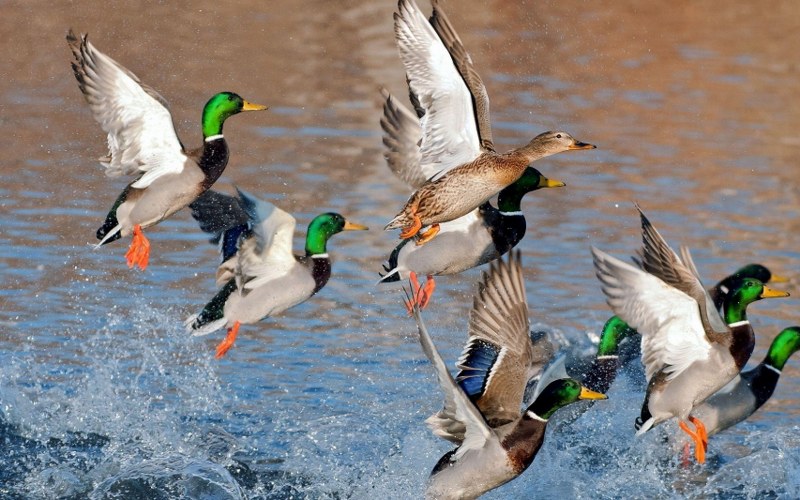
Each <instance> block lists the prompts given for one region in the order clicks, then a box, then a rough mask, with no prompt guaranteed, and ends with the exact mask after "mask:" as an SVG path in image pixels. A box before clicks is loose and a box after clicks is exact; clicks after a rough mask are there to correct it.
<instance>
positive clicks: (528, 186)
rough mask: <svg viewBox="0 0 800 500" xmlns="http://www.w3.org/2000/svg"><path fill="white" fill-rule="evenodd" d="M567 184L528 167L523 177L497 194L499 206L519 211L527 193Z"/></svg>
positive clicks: (507, 210) (505, 210)
mask: <svg viewBox="0 0 800 500" xmlns="http://www.w3.org/2000/svg"><path fill="white" fill-rule="evenodd" d="M562 186H566V184H564V183H563V182H561V181H558V180H555V179H548V178H547V177H545V176H544V175H542V173H541V172H539V171H538V170H536V169H535V168H533V167H527V168H526V169H525V171H524V172H523V173H522V177H520V178H519V179H517V181H516V182H514V183H513V184H511V185H510V186H508V187H506V188H505V189H503V190H502V191H500V194H499V195H497V206H498V208H499V209H500V211H502V212H518V211H519V210H520V202H521V201H522V197H523V196H525V194H527V193H530V192H531V191H536V190H537V189H543V188H556V187H562Z"/></svg>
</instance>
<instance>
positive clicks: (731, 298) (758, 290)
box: [722, 278, 789, 324]
mask: <svg viewBox="0 0 800 500" xmlns="http://www.w3.org/2000/svg"><path fill="white" fill-rule="evenodd" d="M788 296H789V293H788V292H783V291H780V290H775V289H773V288H770V287H768V286H767V285H765V284H764V283H763V282H761V281H760V280H757V279H755V278H745V279H743V280H741V281H740V282H738V283H736V284H735V285H734V288H733V289H731V291H730V293H729V294H728V296H727V297H726V298H725V302H724V304H723V306H722V309H723V310H724V311H725V321H726V322H727V323H728V324H731V323H734V322H737V321H741V320H742V319H744V318H745V317H746V315H745V313H744V311H745V309H746V308H747V306H748V305H750V304H752V303H753V302H755V301H757V300H761V299H768V298H775V297H788Z"/></svg>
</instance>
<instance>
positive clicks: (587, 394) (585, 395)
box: [578, 386, 608, 399]
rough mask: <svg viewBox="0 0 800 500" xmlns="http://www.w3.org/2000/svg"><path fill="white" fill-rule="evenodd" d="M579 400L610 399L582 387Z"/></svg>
mask: <svg viewBox="0 0 800 500" xmlns="http://www.w3.org/2000/svg"><path fill="white" fill-rule="evenodd" d="M578 399H608V396H606V395H605V394H600V393H599V392H595V391H593V390H591V389H587V388H586V387H583V386H581V394H580V395H579V396H578Z"/></svg>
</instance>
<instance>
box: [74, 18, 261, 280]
mask: <svg viewBox="0 0 800 500" xmlns="http://www.w3.org/2000/svg"><path fill="white" fill-rule="evenodd" d="M67 43H68V44H69V47H70V49H71V50H72V54H73V55H74V57H75V60H74V61H73V62H72V69H73V71H74V72H75V78H77V79H78V86H79V87H80V89H81V92H83V95H84V97H85V98H86V101H87V102H88V103H89V108H90V109H91V110H92V114H93V115H94V118H95V120H97V122H98V123H100V126H101V128H102V129H103V131H104V132H106V133H107V134H108V155H107V156H105V157H103V158H100V162H101V163H102V164H103V166H104V167H105V169H106V175H108V176H111V177H117V176H120V175H135V176H136V180H135V181H133V182H132V183H130V184H128V186H127V187H126V188H125V189H124V190H123V191H122V193H121V194H120V195H119V196H118V197H117V201H115V202H114V205H113V206H112V207H111V211H109V213H108V215H107V216H106V220H105V222H104V223H103V225H102V226H101V227H100V229H98V230H97V239H98V240H100V243H98V245H97V246H98V247H100V246H102V245H105V244H106V243H109V242H111V241H114V240H116V239H119V238H122V237H125V236H128V235H131V234H132V235H133V241H132V242H131V246H130V248H129V250H128V252H127V254H126V255H125V257H126V260H127V262H128V267H133V266H138V267H139V268H140V269H145V268H146V267H147V263H148V259H149V256H150V242H149V241H148V240H147V238H146V237H145V236H144V233H143V232H142V230H143V229H146V228H148V227H150V226H153V225H155V224H158V223H159V222H161V221H162V220H164V219H166V218H167V217H169V216H171V215H172V214H174V213H175V212H177V211H178V210H180V209H181V208H183V207H185V206H187V205H189V203H191V202H192V201H194V200H195V199H196V198H197V197H198V196H200V195H201V194H202V193H203V192H204V191H205V190H207V189H208V188H209V187H211V185H212V184H214V182H215V181H216V180H217V178H219V176H220V175H221V174H222V171H223V170H224V169H225V166H226V165H227V164H228V145H227V143H226V142H225V138H224V136H223V135H222V125H223V123H224V122H225V120H226V119H227V118H228V117H230V116H233V115H235V114H237V113H241V112H242V111H258V110H263V109H267V107H266V106H262V105H260V104H253V103H250V102H248V101H245V100H244V99H242V98H241V97H240V96H238V95H236V94H234V93H232V92H221V93H219V94H217V95H215V96H214V97H212V98H211V99H210V100H209V101H208V103H206V106H205V108H204V109H203V122H202V124H203V146H202V147H201V148H198V149H195V150H193V151H187V150H186V149H185V148H184V147H183V144H182V143H181V141H180V139H179V138H178V135H177V133H176V132H175V126H174V124H173V123H172V115H171V114H170V112H169V109H168V105H167V102H166V101H165V100H164V98H163V97H161V95H159V94H158V93H157V92H156V91H155V90H153V89H152V88H151V87H149V86H148V85H145V84H143V83H142V82H140V81H139V78H138V77H137V76H136V75H134V74H133V73H132V72H131V71H129V70H128V69H126V68H125V67H124V66H122V65H121V64H119V63H118V62H116V61H115V60H113V59H111V58H110V57H108V56H107V55H105V54H103V53H102V52H100V51H99V50H97V49H96V48H95V47H94V46H93V45H92V44H91V43H89V41H88V39H87V35H82V36H80V37H78V36H77V35H75V33H73V32H72V30H70V31H69V33H68V34H67Z"/></svg>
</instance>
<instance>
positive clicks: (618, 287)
mask: <svg viewBox="0 0 800 500" xmlns="http://www.w3.org/2000/svg"><path fill="white" fill-rule="evenodd" d="M592 256H593V258H594V265H595V268H596V270H597V277H598V278H599V279H600V281H601V282H602V289H603V293H605V294H606V297H607V299H608V304H609V306H611V309H612V310H613V311H614V313H615V314H616V315H618V316H619V317H620V318H622V319H623V320H624V321H626V322H627V323H628V324H629V325H630V326H631V327H633V328H635V329H636V330H638V331H639V333H641V335H642V362H643V363H644V365H645V370H646V375H647V379H648V380H650V378H651V377H652V376H653V375H655V374H656V373H657V372H659V371H661V370H664V372H665V373H666V374H667V375H668V377H667V379H668V380H672V379H674V378H675V377H677V376H678V375H680V374H681V373H682V372H683V371H684V370H686V369H687V368H688V367H689V366H690V365H691V364H692V363H694V362H695V361H700V360H704V359H708V356H709V353H710V352H711V344H710V343H709V342H708V340H707V339H706V335H705V330H704V329H703V323H702V321H701V320H700V309H699V307H698V305H697V301H695V300H694V299H693V298H691V297H689V296H688V295H686V294H685V293H683V292H681V291H680V290H678V289H676V288H673V287H671V286H669V285H667V284H666V283H664V282H663V281H661V280H660V279H658V278H656V277H655V276H653V275H651V274H648V273H646V272H644V271H642V270H640V269H637V268H635V267H633V266H631V265H629V264H627V263H625V262H622V261H621V260H619V259H616V258H614V257H612V256H610V255H608V254H606V253H604V252H602V251H600V250H598V249H596V248H594V247H592Z"/></svg>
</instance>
